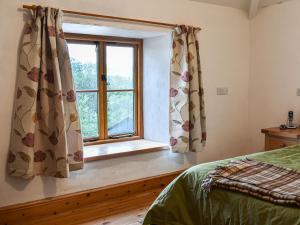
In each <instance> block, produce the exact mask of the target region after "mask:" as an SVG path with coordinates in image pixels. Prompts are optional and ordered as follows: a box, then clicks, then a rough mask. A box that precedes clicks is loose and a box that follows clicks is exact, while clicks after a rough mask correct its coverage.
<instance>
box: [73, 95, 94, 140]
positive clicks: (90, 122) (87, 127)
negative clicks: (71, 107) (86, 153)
mask: <svg viewBox="0 0 300 225" xmlns="http://www.w3.org/2000/svg"><path fill="white" fill-rule="evenodd" d="M77 99H78V107H79V115H80V123H81V130H82V134H83V138H92V137H99V127H98V125H99V123H98V93H97V92H80V93H77Z"/></svg>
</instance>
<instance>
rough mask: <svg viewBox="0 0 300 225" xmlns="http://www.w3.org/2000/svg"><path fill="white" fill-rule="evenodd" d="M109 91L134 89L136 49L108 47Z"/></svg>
mask: <svg viewBox="0 0 300 225" xmlns="http://www.w3.org/2000/svg"><path fill="white" fill-rule="evenodd" d="M106 73H107V89H108V90H120V89H133V88H134V84H133V80H134V79H133V76H134V48H133V47H123V46H106Z"/></svg>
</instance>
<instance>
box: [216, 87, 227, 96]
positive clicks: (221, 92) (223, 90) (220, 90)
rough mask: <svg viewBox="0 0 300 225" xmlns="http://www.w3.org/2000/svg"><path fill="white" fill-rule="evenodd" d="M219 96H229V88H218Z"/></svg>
mask: <svg viewBox="0 0 300 225" xmlns="http://www.w3.org/2000/svg"><path fill="white" fill-rule="evenodd" d="M217 95H228V88H217Z"/></svg>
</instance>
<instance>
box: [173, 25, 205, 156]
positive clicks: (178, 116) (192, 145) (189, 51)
mask: <svg viewBox="0 0 300 225" xmlns="http://www.w3.org/2000/svg"><path fill="white" fill-rule="evenodd" d="M196 32H197V30H196V29H195V28H193V27H187V26H184V25H181V26H177V27H176V28H175V30H174V31H173V46H172V59H171V75H170V146H171V147H172V151H173V152H180V153H185V152H196V151H200V150H201V149H202V147H203V145H204V144H205V141H206V118H205V108H204V99H203V98H204V95H203V85H202V78H201V67H200V56H199V44H198V40H197V36H196Z"/></svg>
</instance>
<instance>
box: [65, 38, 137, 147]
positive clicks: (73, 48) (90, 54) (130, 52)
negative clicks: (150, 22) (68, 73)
mask: <svg viewBox="0 0 300 225" xmlns="http://www.w3.org/2000/svg"><path fill="white" fill-rule="evenodd" d="M66 37H67V41H68V48H69V53H70V58H71V66H72V72H73V78H74V83H75V88H76V92H77V100H78V108H79V115H80V120H81V129H82V134H83V138H84V141H85V142H87V143H88V144H95V143H106V142H115V141H125V140H133V139H140V138H142V137H143V124H142V122H143V120H142V74H141V73H142V68H141V65H142V50H143V49H142V46H143V42H142V40H140V39H128V38H115V37H103V36H92V35H77V34H66Z"/></svg>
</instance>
